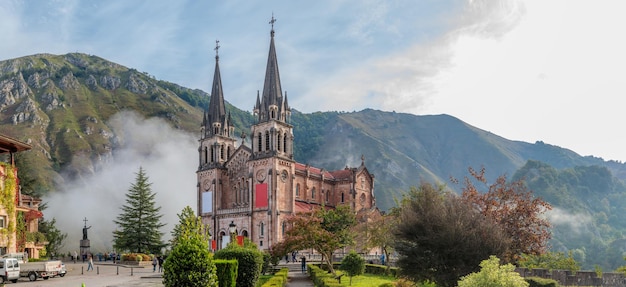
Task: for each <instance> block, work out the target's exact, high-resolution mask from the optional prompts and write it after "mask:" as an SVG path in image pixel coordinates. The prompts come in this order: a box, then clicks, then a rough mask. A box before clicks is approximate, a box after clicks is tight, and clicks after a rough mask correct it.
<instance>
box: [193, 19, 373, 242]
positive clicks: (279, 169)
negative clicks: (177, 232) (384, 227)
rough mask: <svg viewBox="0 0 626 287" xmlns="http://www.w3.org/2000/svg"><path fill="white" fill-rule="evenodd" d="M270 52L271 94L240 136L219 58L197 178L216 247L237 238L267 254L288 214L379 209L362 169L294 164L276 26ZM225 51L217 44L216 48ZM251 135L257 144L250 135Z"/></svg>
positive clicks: (267, 88)
mask: <svg viewBox="0 0 626 287" xmlns="http://www.w3.org/2000/svg"><path fill="white" fill-rule="evenodd" d="M270 23H271V24H272V29H271V32H270V47H269V55H268V59H267V67H266V70H265V82H264V84H263V92H262V93H261V94H260V93H259V92H257V95H256V104H255V105H254V116H255V122H254V124H253V125H252V126H251V127H250V131H249V132H246V133H242V136H241V137H240V139H241V141H238V139H236V138H235V127H234V125H233V122H232V120H231V117H230V114H229V113H228V112H227V111H226V109H225V105H224V91H223V89H222V80H221V76H220V68H219V55H218V54H217V53H216V56H215V73H214V76H213V85H212V89H211V98H210V101H209V106H208V108H207V110H206V111H205V114H204V118H203V121H202V125H201V127H202V129H201V136H200V141H199V142H200V146H199V148H198V152H199V166H198V171H197V172H196V173H197V180H198V184H197V192H198V213H199V215H200V216H201V217H202V220H203V222H204V223H205V224H208V225H209V226H210V233H211V235H212V239H213V240H212V249H220V248H223V247H224V246H226V244H228V243H229V242H230V241H231V240H235V238H232V236H236V237H237V239H239V240H241V239H242V238H249V239H250V240H252V241H253V242H254V243H256V244H257V246H259V248H260V249H268V248H269V247H271V246H272V244H275V243H277V242H280V241H281V240H282V239H283V236H284V235H285V231H286V229H287V228H288V226H287V224H286V220H287V218H288V216H290V215H294V214H297V213H299V212H306V211H310V210H313V209H315V208H334V207H336V206H338V205H342V204H346V205H348V206H350V207H351V208H352V209H353V210H354V212H355V213H356V214H360V213H368V212H372V211H374V210H377V209H376V200H375V197H374V175H373V174H372V173H370V172H369V171H368V170H367V168H366V167H365V160H364V157H363V156H361V165H360V166H358V167H346V168H345V169H341V170H334V171H330V170H326V169H324V168H319V167H314V166H310V165H309V164H305V163H299V162H296V161H295V160H294V154H293V151H294V149H293V147H294V136H293V126H292V125H291V124H290V122H291V108H290V106H289V104H288V101H287V93H284V94H283V91H282V87H281V82H280V73H279V72H278V59H277V57H276V48H275V44H274V34H275V33H274V26H273V24H274V19H273V18H272V21H271V22H270ZM218 48H219V46H216V51H217V50H218ZM244 134H249V135H250V138H249V140H248V142H249V144H250V146H248V145H247V144H246V141H245V135H244Z"/></svg>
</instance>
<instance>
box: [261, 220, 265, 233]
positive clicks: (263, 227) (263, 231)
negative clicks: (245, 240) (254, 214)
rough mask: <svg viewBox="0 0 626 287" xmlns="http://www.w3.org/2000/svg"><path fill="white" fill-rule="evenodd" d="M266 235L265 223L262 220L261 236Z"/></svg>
mask: <svg viewBox="0 0 626 287" xmlns="http://www.w3.org/2000/svg"><path fill="white" fill-rule="evenodd" d="M263 235H265V224H264V223H263V222H261V236H263Z"/></svg>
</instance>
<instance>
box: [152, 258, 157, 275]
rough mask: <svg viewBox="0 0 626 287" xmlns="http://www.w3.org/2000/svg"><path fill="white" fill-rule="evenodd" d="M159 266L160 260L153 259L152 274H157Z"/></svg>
mask: <svg viewBox="0 0 626 287" xmlns="http://www.w3.org/2000/svg"><path fill="white" fill-rule="evenodd" d="M157 264H159V259H157V257H156V256H154V257H152V272H156V266H157Z"/></svg>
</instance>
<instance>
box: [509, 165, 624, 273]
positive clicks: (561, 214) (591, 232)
mask: <svg viewBox="0 0 626 287" xmlns="http://www.w3.org/2000/svg"><path fill="white" fill-rule="evenodd" d="M513 179H514V180H524V181H525V182H526V184H527V186H528V187H529V188H530V189H531V190H533V191H534V192H535V195H537V196H540V197H542V198H543V199H544V200H546V201H547V202H550V203H551V204H552V205H553V206H554V210H553V211H552V212H551V213H550V219H551V222H552V224H553V229H552V232H553V240H552V242H551V243H552V248H553V249H554V250H560V251H564V252H565V251H568V250H570V251H572V252H573V255H574V257H575V258H576V260H578V261H579V262H581V263H583V266H584V267H586V268H587V269H591V268H593V265H595V264H597V265H599V266H601V267H604V268H608V269H609V270H612V269H614V268H616V267H617V266H621V265H626V262H625V261H624V255H623V254H624V252H626V241H625V240H624V234H626V221H625V220H624V215H625V214H626V197H625V196H624V195H626V186H625V185H624V183H623V182H622V181H621V180H619V179H617V178H615V177H613V175H612V174H611V172H610V171H609V169H608V168H606V167H603V166H598V165H592V166H575V167H571V168H564V169H556V168H554V167H552V166H550V165H548V164H545V163H542V162H539V161H528V162H527V163H526V165H524V166H523V167H522V168H521V169H520V170H519V171H517V172H516V173H515V175H514V177H513Z"/></svg>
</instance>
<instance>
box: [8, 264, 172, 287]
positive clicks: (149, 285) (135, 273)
mask: <svg viewBox="0 0 626 287" xmlns="http://www.w3.org/2000/svg"><path fill="white" fill-rule="evenodd" d="M98 263H99V262H95V267H94V268H95V269H94V270H93V271H86V270H87V263H75V264H74V263H71V262H66V263H65V264H66V268H67V274H66V275H65V277H58V276H57V277H55V278H50V279H48V280H43V279H41V278H39V279H37V281H32V282H31V281H28V278H26V277H24V278H20V279H19V280H18V281H17V283H16V284H12V283H10V282H8V283H7V286H11V285H14V286H15V287H19V286H31V287H35V286H41V287H81V286H82V284H83V283H84V284H85V287H131V286H139V287H163V283H162V281H163V278H161V276H159V274H158V273H154V272H152V266H149V267H148V268H132V269H131V268H124V267H120V266H117V265H113V264H110V263H107V264H98ZM131 272H132V275H131Z"/></svg>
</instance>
